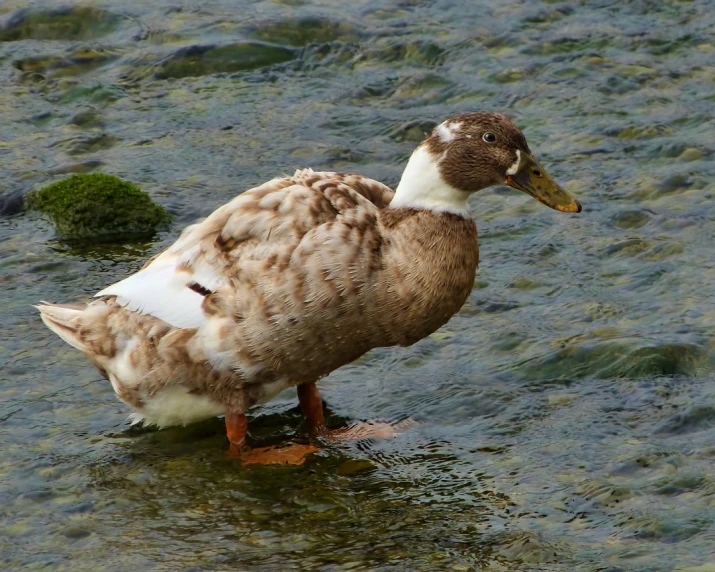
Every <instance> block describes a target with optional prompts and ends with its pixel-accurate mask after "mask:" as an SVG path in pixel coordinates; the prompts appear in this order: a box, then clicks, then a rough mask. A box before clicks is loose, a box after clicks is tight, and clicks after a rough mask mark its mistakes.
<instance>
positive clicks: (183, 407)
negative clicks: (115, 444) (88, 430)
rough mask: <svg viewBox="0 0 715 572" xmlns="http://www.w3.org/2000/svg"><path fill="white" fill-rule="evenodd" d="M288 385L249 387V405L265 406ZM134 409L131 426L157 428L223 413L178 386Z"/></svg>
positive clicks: (212, 401)
mask: <svg viewBox="0 0 715 572" xmlns="http://www.w3.org/2000/svg"><path fill="white" fill-rule="evenodd" d="M291 385H292V384H291V383H290V382H289V381H288V380H286V379H279V380H275V381H272V382H270V383H263V384H261V385H260V386H251V385H248V386H246V389H247V390H248V391H250V398H249V401H248V402H249V404H250V405H259V404H262V403H267V402H268V401H270V400H271V399H273V398H274V397H276V396H277V395H278V394H279V393H280V392H281V391H283V390H284V389H287V388H288V387H290V386H291ZM249 388H250V389H249ZM120 399H121V396H120ZM130 405H133V404H130ZM134 408H135V409H136V413H133V414H132V415H130V418H131V420H132V423H139V422H140V421H143V422H144V423H145V424H147V425H157V426H158V427H171V426H173V425H189V424H191V423H198V422H199V421H204V420H205V419H211V418H212V417H218V416H220V415H224V414H225V413H226V406H225V405H223V404H221V403H219V402H218V401H216V400H215V399H212V398H211V397H210V396H208V395H206V394H198V393H192V392H190V391H189V390H188V389H187V388H186V387H183V386H180V385H174V386H169V387H165V388H164V389H162V390H160V391H157V392H156V393H155V394H154V395H152V396H151V397H143V398H142V400H141V406H139V407H136V406H134Z"/></svg>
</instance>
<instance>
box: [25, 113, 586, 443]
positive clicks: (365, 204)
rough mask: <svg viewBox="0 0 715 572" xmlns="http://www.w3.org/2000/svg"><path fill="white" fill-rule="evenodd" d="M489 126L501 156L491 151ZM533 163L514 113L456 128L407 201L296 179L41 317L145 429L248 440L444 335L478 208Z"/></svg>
mask: <svg viewBox="0 0 715 572" xmlns="http://www.w3.org/2000/svg"><path fill="white" fill-rule="evenodd" d="M485 129H489V130H491V131H494V132H495V133H496V134H497V136H498V138H499V140H498V141H497V143H496V144H489V143H487V142H484V141H482V140H481V137H482V133H483V132H484V130H485ZM521 152H523V153H524V154H529V153H530V151H529V150H528V146H527V145H526V141H525V139H524V138H523V135H521V132H519V131H518V129H517V128H516V127H515V126H514V125H513V124H512V123H511V122H509V121H508V120H507V119H506V118H504V117H503V116H500V115H498V114H478V113H477V114H467V115H462V116H457V117H455V118H453V119H451V120H449V121H448V122H445V123H444V124H442V125H441V126H439V127H438V128H437V129H436V130H435V132H433V133H432V134H431V135H430V136H428V137H427V138H426V139H425V141H424V142H423V144H422V145H421V146H420V148H418V150H417V151H416V152H415V154H414V155H413V157H412V159H411V162H410V165H412V167H410V165H408V168H407V169H406V171H405V175H404V176H403V180H402V182H401V183H400V187H398V192H397V196H395V193H394V192H393V191H392V190H391V189H389V188H388V187H386V186H385V185H383V184H381V183H379V182H377V181H374V180H372V179H368V178H366V177H363V176H360V175H355V174H345V173H331V172H322V173H317V172H313V171H312V170H309V169H308V170H304V171H298V172H296V174H295V175H293V176H292V177H284V178H278V179H273V180H271V181H269V182H267V183H265V184H263V185H261V186H259V187H256V188H254V189H251V190H248V191H246V192H244V193H243V194H241V195H239V196H238V197H236V198H235V199H233V200H232V201H230V202H229V203H227V204H226V205H224V206H222V207H220V208H219V209H217V210H216V211H214V212H213V213H212V214H211V215H210V216H209V217H208V218H207V219H205V220H204V221H203V222H201V223H198V224H196V225H192V226H190V227H188V228H187V229H185V230H184V232H183V233H182V234H181V236H180V237H179V239H178V240H177V241H176V242H175V243H174V244H173V245H172V246H171V247H169V248H168V249H167V250H166V251H164V252H162V253H161V254H159V255H157V256H155V257H153V258H152V259H150V261H149V262H148V263H147V264H146V265H145V266H144V267H143V268H142V270H140V271H139V272H138V273H136V274H134V275H132V276H130V277H128V278H127V279H125V280H123V281H121V282H119V283H117V284H114V285H112V286H110V287H108V288H107V289H105V290H103V291H102V292H100V293H99V294H98V296H100V299H98V300H97V301H95V302H92V303H91V304H89V305H88V306H87V307H82V308H77V307H70V306H61V305H51V304H44V305H40V306H38V308H39V309H40V311H41V315H42V318H43V320H44V321H45V323H46V324H47V325H48V326H49V327H50V328H51V329H52V330H53V331H55V332H56V333H57V334H58V335H59V336H60V337H62V338H63V339H64V340H65V341H67V342H68V343H70V344H71V345H73V346H75V347H76V348H78V349H80V350H82V351H83V352H84V353H85V354H86V355H87V356H88V357H89V358H90V360H91V361H92V362H93V363H94V364H95V365H96V366H97V368H98V369H99V370H100V372H102V374H103V375H105V376H106V377H108V379H109V380H110V382H111V383H112V385H113V387H114V389H115V392H116V393H117V395H118V396H119V398H120V399H122V400H123V401H124V402H126V403H127V404H129V405H130V406H132V407H134V408H135V409H136V410H137V415H136V417H135V418H136V419H142V418H144V419H146V420H147V421H149V422H151V423H156V424H158V425H172V424H182V423H188V422H191V421H196V420H199V419H201V418H205V417H209V416H212V415H220V414H223V413H224V412H230V413H231V419H234V418H235V419H236V420H237V421H236V427H239V426H241V427H243V426H244V425H245V423H244V422H243V421H242V418H241V416H240V414H242V413H243V412H245V411H246V409H248V408H249V407H251V406H252V405H254V404H256V403H263V402H265V401H268V400H270V399H271V398H272V397H274V396H275V395H276V394H277V393H278V392H280V391H281V390H282V389H284V388H286V387H289V386H291V385H299V384H310V383H313V382H315V381H316V380H318V379H320V378H321V377H323V376H325V375H327V374H329V373H330V372H331V371H333V370H335V369H337V368H339V367H341V366H343V365H345V364H348V363H350V362H352V361H353V360H355V359H356V358H358V357H360V356H361V355H363V354H364V353H365V352H367V351H369V350H370V349H372V348H376V347H385V346H395V345H400V346H408V345H411V344H414V343H415V342H417V341H419V340H421V339H423V338H424V337H425V336H427V335H429V334H430V333H432V332H434V331H435V330H437V329H438V328H439V327H441V326H442V325H443V324H445V323H446V322H447V321H448V320H449V319H450V318H451V317H452V316H453V315H454V314H455V313H456V312H457V311H458V310H459V308H460V307H461V306H462V304H463V303H464V302H465V300H466V299H467V297H468V296H469V293H470V292H471V289H472V286H473V283H474V278H475V272H476V268H477V264H478V261H479V249H478V245H477V229H476V225H475V224H474V221H473V220H472V219H471V217H469V216H468V215H467V214H466V197H467V196H468V195H469V193H471V192H473V191H475V190H479V189H481V188H485V187H487V186H490V185H492V184H495V182H502V181H504V179H505V178H506V177H507V176H508V175H509V174H510V173H511V174H514V173H516V172H517V171H516V170H515V169H516V168H517V167H518V165H519V161H520V157H521V155H520V153H521ZM530 161H531V159H530ZM532 164H534V163H533V162H532V163H529V165H532ZM460 166H461V167H460ZM512 171H513V173H512ZM423 173H424V177H422V174H423ZM518 176H521V175H518ZM522 178H523V177H522ZM524 180H525V179H524ZM553 192H554V193H556V194H555V195H554V196H556V198H557V199H558V200H561V201H562V202H563V204H566V205H567V206H566V207H565V208H575V207H572V206H570V205H571V204H577V203H568V200H571V201H573V200H572V199H571V198H570V197H568V195H567V194H565V191H562V190H561V189H560V188H557V189H556V191H553ZM400 193H402V195H400ZM558 193H561V194H560V195H559V194H558ZM564 197H566V198H565V199H564ZM536 198H539V197H536ZM393 199H394V200H393ZM398 199H400V200H398ZM540 200H541V199H540ZM549 200H551V199H549ZM564 201H565V202H564ZM544 202H547V201H544ZM559 208H561V207H559ZM579 208H580V206H579ZM313 394H315V395H317V393H315V392H314V391H313V392H306V395H311V396H312V397H311V399H312V400H313V402H315V399H317V398H316V397H315V395H313ZM307 399H308V398H307V397H306V400H307ZM318 405H319V401H318ZM316 415H317V413H316ZM228 419H229V417H227V420H228ZM229 432H230V431H229Z"/></svg>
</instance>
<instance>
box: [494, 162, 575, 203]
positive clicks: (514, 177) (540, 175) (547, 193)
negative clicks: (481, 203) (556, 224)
mask: <svg viewBox="0 0 715 572" xmlns="http://www.w3.org/2000/svg"><path fill="white" fill-rule="evenodd" d="M519 156H520V157H519V158H520V161H519V166H518V167H517V168H516V172H515V173H513V174H510V175H507V178H506V184H507V185H509V186H510V187H514V188H515V189H519V190H520V191H524V192H525V193H526V194H527V195H531V196H532V197H534V198H535V199H536V200H537V201H541V202H542V203H544V204H545V205H546V206H549V207H551V208H552V209H556V210H557V211H561V212H565V213H580V212H581V203H580V202H578V201H577V200H576V199H574V198H573V197H572V196H571V195H569V194H568V193H567V192H566V191H565V190H564V189H563V188H561V187H560V186H559V185H558V184H557V183H556V181H554V180H553V179H552V178H551V177H550V176H549V174H548V173H547V172H546V171H545V170H544V168H543V167H542V166H541V165H539V162H538V161H537V160H536V158H535V157H534V156H533V155H531V154H529V153H524V152H521V153H519Z"/></svg>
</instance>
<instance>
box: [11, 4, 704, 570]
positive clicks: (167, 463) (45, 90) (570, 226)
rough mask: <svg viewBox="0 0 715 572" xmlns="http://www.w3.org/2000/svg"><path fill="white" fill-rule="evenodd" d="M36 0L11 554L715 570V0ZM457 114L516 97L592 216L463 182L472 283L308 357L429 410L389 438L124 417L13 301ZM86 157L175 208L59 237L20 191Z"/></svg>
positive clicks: (369, 168) (15, 81)
mask: <svg viewBox="0 0 715 572" xmlns="http://www.w3.org/2000/svg"><path fill="white" fill-rule="evenodd" d="M26 6H27V2H26V1H24V0H23V1H21V0H6V1H5V2H4V3H3V4H2V5H1V6H0V18H1V19H2V28H0V165H1V166H2V167H1V168H2V178H1V179H0V212H2V213H3V214H2V216H0V286H1V287H2V296H1V297H0V315H1V316H2V319H1V322H2V325H3V328H2V329H1V330H0V365H1V367H2V374H1V375H0V397H1V403H0V442H1V443H2V455H0V477H1V478H0V516H1V518H0V563H1V565H2V567H3V569H7V570H16V569H17V570H19V569H48V570H73V571H74V570H96V569H107V570H131V569H142V570H231V569H235V570H285V569H297V568H298V567H300V569H305V570H309V569H315V570H329V571H333V570H476V569H487V570H568V571H571V570H584V571H591V570H612V571H615V570H673V569H684V570H688V569H690V570H692V571H695V570H700V571H701V572H704V571H705V570H712V569H714V568H713V567H715V470H714V463H715V446H714V445H713V443H714V442H715V384H714V383H713V379H714V371H715V368H714V366H715V351H714V344H713V332H714V331H715V296H714V294H715V289H714V288H713V283H714V282H715V266H714V263H713V261H714V260H715V257H713V243H714V240H715V230H714V229H715V200H714V198H715V197H714V193H715V184H714V183H713V180H714V178H715V162H714V160H713V159H714V156H713V147H714V141H713V133H715V121H714V120H713V104H714V102H715V88H714V85H715V84H714V82H715V68H714V67H713V65H712V64H713V61H714V58H715V34H714V32H713V30H715V5H714V4H713V3H712V2H707V1H698V0H693V1H675V0H666V1H662V2H650V1H646V0H641V1H638V0H630V1H628V0H622V1H620V2H613V1H612V0H602V1H599V0H596V1H588V2H586V1H571V2H568V1H566V2H553V1H533V2H519V1H516V0H508V1H504V2H487V1H475V2H470V3H466V2H458V1H456V0H436V1H433V2H416V1H411V0H402V1H398V0H388V1H385V2H375V1H355V2H349V3H346V2H339V1H335V0H333V1H329V0H326V1H324V2H313V3H308V2H301V1H291V0H284V1H282V2H281V1H275V2H270V1H258V2H237V1H228V0H213V1H210V2H189V1H184V2H182V1H181V0H159V1H157V2H151V3H150V2H143V1H140V0H126V1H123V2H119V1H117V0H114V1H112V0H110V1H107V2H94V3H93V2H82V3H76V4H75V3H72V2H67V3H65V4H60V3H57V2H49V1H47V2H33V3H31V5H30V7H29V8H27V7H26ZM473 109H490V110H498V111H503V112H505V113H508V114H509V115H511V116H512V117H513V118H514V119H515V120H516V122H517V123H518V124H519V125H520V126H521V127H522V129H523V130H524V131H525V133H526V136H527V138H528V140H529V142H530V145H531V147H532V149H533V150H534V151H535V152H536V154H537V155H538V156H539V157H540V159H541V161H542V163H543V164H544V165H545V166H547V167H548V168H549V170H550V172H551V174H552V175H554V176H555V177H556V178H557V179H559V180H560V182H562V183H563V184H564V186H566V187H567V188H568V189H569V190H571V191H572V192H573V193H574V194H575V195H576V196H578V197H579V199H580V200H581V201H582V202H583V204H584V212H583V213H582V214H580V215H564V214H561V213H556V212H554V211H551V210H548V209H546V208H544V207H543V206H542V205H539V204H538V203H536V202H535V201H533V200H530V199H529V198H528V197H526V196H525V195H523V194H520V193H517V192H516V191H513V190H507V189H497V190H488V191H484V192H481V193H479V194H478V195H477V196H474V197H473V198H472V200H471V207H472V210H473V213H474V216H475V219H476V220H477V223H478V226H479V229H480V244H481V252H482V263H481V266H480V270H479V276H478V279H477V283H476V285H475V289H474V291H473V293H472V295H471V297H470V298H469V300H468V301H467V303H466V304H465V306H464V308H463V309H462V311H461V312H460V313H459V314H458V315H457V316H455V318H454V319H453V320H452V321H451V322H450V323H449V324H448V325H447V326H445V327H444V328H443V329H442V330H440V331H439V332H437V333H436V334H434V335H433V336H431V337H430V338H428V339H426V340H424V341H422V342H421V343H419V344H417V345H415V346H413V347H411V348H408V349H380V350H375V351H373V352H371V353H370V354H368V355H367V356H365V357H364V358H363V359H361V360H360V361H359V362H357V363H355V364H353V365H351V366H349V367H345V368H343V369H341V370H339V371H338V372H335V373H334V374H333V375H331V376H330V377H328V378H327V379H325V380H324V381H323V382H321V387H322V392H323V395H324V398H325V399H326V401H327V403H328V404H329V408H330V409H329V413H330V416H331V422H332V423H334V424H340V423H341V422H348V421H351V420H358V419H374V418H383V419H390V420H399V419H404V418H407V417H411V418H413V419H415V420H417V421H418V422H419V423H418V424H417V425H413V426H411V427H410V428H408V429H407V430H405V431H404V432H403V433H402V434H400V435H399V436H398V437H397V438H395V439H391V440H384V441H375V440H366V441H359V442H354V443H349V444H344V445H339V446H332V447H330V448H326V449H324V450H323V451H322V452H321V453H319V454H317V455H314V456H313V457H312V458H311V459H310V460H308V461H307V462H306V463H305V464H304V465H303V466H301V467H275V466H272V467H256V466H252V467H245V468H242V467H240V466H237V465H236V464H235V463H234V462H233V461H231V460H229V459H226V458H225V457H224V451H225V449H226V441H225V434H224V431H223V427H222V423H221V421H220V420H215V421H210V422H207V423H203V424H200V425H197V426H193V427H187V428H177V429H171V430H165V431H146V430H136V429H134V430H130V429H129V426H128V424H127V421H126V417H127V415H128V413H129V411H128V410H127V408H126V407H125V406H124V405H123V404H121V403H120V402H118V401H117V400H116V398H115V397H114V395H113V393H112V390H111V387H110V386H109V384H108V383H106V382H105V381H104V380H102V379H101V378H100V377H99V375H98V374H97V372H96V370H95V369H94V368H93V367H91V366H90V365H89V363H88V362H87V361H86V360H85V358H84V357H83V356H82V355H81V354H79V352H76V351H74V350H71V349H70V348H68V346H66V345H64V344H63V343H62V342H61V340H59V339H58V338H57V337H56V336H54V335H53V334H52V333H51V332H49V331H48V330H47V329H46V328H45V327H44V326H43V325H42V323H41V322H40V320H39V318H38V317H37V315H36V313H34V312H33V310H32V309H31V308H30V304H32V303H35V302H37V301H39V300H42V299H48V300H51V301H73V300H85V299H88V297H89V296H91V295H92V294H93V293H94V292H96V291H98V290H99V289H101V288H102V287H104V286H105V285H107V284H108V283H111V282H113V281H116V280H118V279H120V278H122V277H124V276H126V275H127V274H128V273H129V272H132V271H135V270H137V269H138V268H139V267H140V266H141V265H142V264H143V261H144V260H145V259H146V258H147V257H149V256H150V255H152V254H154V253H156V252H159V251H160V250H162V249H163V248H165V247H166V246H167V245H168V244H170V243H171V242H172V241H173V240H174V239H175V238H176V237H177V236H178V233H179V232H180V230H181V228H182V227H183V226H185V225H186V224H188V223H190V222H192V221H194V220H196V219H197V218H199V217H202V216H206V215H207V214H208V213H210V212H211V211H212V210H213V209H214V208H216V207H217V206H219V205H220V204H222V203H224V202H226V201H227V200H229V199H230V198H232V197H233V196H235V195H236V194H237V193H239V192H241V191H242V190H244V189H246V188H250V187H252V186H255V185H257V184H259V183H261V182H263V181H265V180H267V179H269V178H271V177H273V176H275V175H277V174H281V173H290V172H292V171H293V170H294V169H296V168H302V167H313V168H314V169H331V170H345V171H358V172H361V173H364V174H366V175H369V176H372V177H375V178H377V179H379V180H382V181H384V182H386V183H388V184H391V185H395V184H396V183H397V181H398V180H399V176H400V173H401V170H402V168H403V166H404V164H405V162H406V160H407V158H408V157H409V155H410V153H411V151H412V150H413V148H414V146H415V145H416V144H417V143H418V142H419V140H420V139H421V137H422V135H423V133H424V132H425V131H428V130H429V129H431V127H432V126H434V125H435V122H438V121H441V120H443V119H445V118H447V117H449V116H450V115H453V114H456V113H460V112H463V111H466V110H473ZM89 171H99V172H106V173H111V174H116V175H119V176H121V177H124V178H126V179H128V180H130V181H132V182H134V183H136V184H138V185H140V186H141V187H142V188H143V189H144V190H146V191H147V192H149V193H150V194H151V195H152V197H153V198H154V199H155V200H156V201H157V202H159V203H161V204H162V205H164V206H165V207H167V208H168V209H169V210H170V211H171V212H172V213H173V214H174V221H175V222H174V224H173V226H172V227H171V229H170V230H169V231H167V232H165V233H162V234H160V235H158V236H156V237H155V239H154V240H153V241H150V242H146V243H126V244H119V245H102V246H96V245H94V246H93V245H87V244H84V245H82V244H79V245H78V244H72V245H70V244H67V243H65V242H63V241H62V239H61V237H59V236H57V234H56V233H55V231H54V230H53V227H52V226H51V225H50V224H49V223H48V222H46V221H44V220H43V219H41V218H39V217H37V216H35V215H33V214H23V213H18V212H17V211H18V208H19V205H20V200H19V197H21V195H22V194H24V193H25V192H27V191H28V190H29V189H31V188H33V186H36V185H41V184H46V183H48V182H51V181H54V180H57V179H59V178H62V177H64V176H66V175H67V174H69V173H74V172H89ZM252 415H253V419H252V425H251V428H252V432H251V440H252V442H253V443H254V444H257V445H266V444H273V443H287V442H289V441H290V440H291V439H297V440H305V439H307V432H306V431H307V429H306V426H305V424H304V422H303V420H302V416H301V415H300V413H299V411H298V410H297V408H296V400H295V396H294V395H293V394H292V393H290V392H287V393H286V394H283V395H281V396H280V398H279V399H277V400H276V401H274V402H272V403H271V404H269V405H268V406H265V407H261V408H258V409H256V410H255V411H253V412H252ZM708 566H709V567H708ZM698 567H699V568H698Z"/></svg>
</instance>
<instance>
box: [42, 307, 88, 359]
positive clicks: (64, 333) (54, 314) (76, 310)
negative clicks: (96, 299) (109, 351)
mask: <svg viewBox="0 0 715 572" xmlns="http://www.w3.org/2000/svg"><path fill="white" fill-rule="evenodd" d="M35 308H37V309H38V310H39V311H40V317H41V318H42V321H43V322H45V325H46V326H47V327H48V328H50V330H52V331H53V332H54V333H56V334H57V335H58V336H59V337H61V338H62V339H63V340H64V341H66V342H67V343H68V344H69V345H71V346H72V347H75V348H77V349H78V350H81V351H85V350H86V346H85V345H84V343H82V340H81V338H80V336H79V328H80V325H81V321H82V314H83V313H84V310H85V308H86V306H82V305H76V306H75V305H71V304H52V303H50V302H41V303H40V304H38V305H37V306H35Z"/></svg>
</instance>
